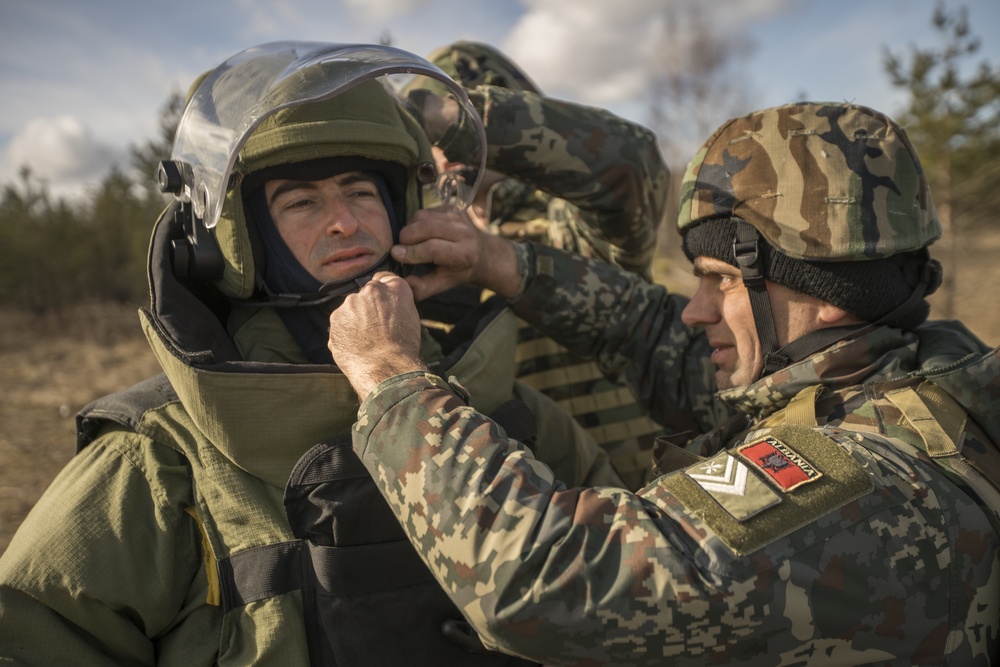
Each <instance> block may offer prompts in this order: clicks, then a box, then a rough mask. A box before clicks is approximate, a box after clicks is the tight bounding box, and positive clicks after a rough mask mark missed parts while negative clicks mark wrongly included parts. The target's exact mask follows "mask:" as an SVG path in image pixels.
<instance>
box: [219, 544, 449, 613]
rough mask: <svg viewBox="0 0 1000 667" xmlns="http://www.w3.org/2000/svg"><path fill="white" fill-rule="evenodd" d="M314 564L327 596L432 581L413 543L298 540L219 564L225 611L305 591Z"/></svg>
mask: <svg viewBox="0 0 1000 667" xmlns="http://www.w3.org/2000/svg"><path fill="white" fill-rule="evenodd" d="M306 558H308V559H309V561H311V563H307V562H305V560H304V559H306ZM309 565H311V567H312V571H313V573H314V574H315V580H314V581H312V582H311V585H314V586H316V588H317V589H318V590H319V592H321V593H323V594H325V595H364V594H366V593H375V592H379V591H386V590H393V589H396V588H403V587H405V586H411V585H413V584H420V583H424V582H429V581H433V577H432V576H431V573H430V570H428V569H427V567H426V566H425V565H424V563H423V561H421V560H420V557H419V556H417V553H416V552H415V551H414V550H413V547H411V546H410V544H409V542H390V543H387V544H365V545H357V546H352V547H347V548H338V547H323V546H318V545H315V544H311V543H309V542H308V541H306V540H295V541H292V542H281V543H279V544H269V545H267V546H263V547H255V548H252V549H246V550H244V551H240V552H238V553H235V554H233V555H232V556H229V557H228V558H223V559H221V560H219V562H218V571H219V587H220V589H221V593H222V610H223V611H224V612H228V611H230V610H232V609H235V608H236V607H240V606H242V605H245V604H247V603H249V602H255V601H257V600H264V599H266V598H269V597H273V596H275V595H282V594H284V593H289V592H291V591H294V590H298V589H301V588H303V586H305V585H306V583H305V579H304V574H303V573H304V572H306V571H307V570H305V569H304V568H305V567H307V566H309Z"/></svg>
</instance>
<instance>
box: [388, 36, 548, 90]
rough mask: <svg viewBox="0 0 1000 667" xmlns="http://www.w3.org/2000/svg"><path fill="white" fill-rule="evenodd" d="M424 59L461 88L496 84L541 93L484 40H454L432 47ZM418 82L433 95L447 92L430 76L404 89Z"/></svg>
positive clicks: (508, 60)
mask: <svg viewBox="0 0 1000 667" xmlns="http://www.w3.org/2000/svg"><path fill="white" fill-rule="evenodd" d="M427 59H428V60H429V61H431V62H432V63H434V64H435V65H437V66H438V67H440V68H441V70H442V71H444V72H445V73H446V74H447V75H448V76H450V77H451V78H452V79H454V80H455V81H456V82H458V83H459V84H461V85H462V87H463V88H475V87H476V86H499V87H501V88H509V89H510V90H523V91H527V92H529V93H539V94H540V93H541V91H539V89H538V86H536V85H535V82H534V81H532V80H531V79H530V78H528V75H527V74H525V73H524V72H523V71H522V70H521V68H519V67H518V66H517V65H515V64H514V61H512V60H511V59H510V58H508V57H507V56H506V55H504V54H503V53H501V52H500V51H499V50H497V49H495V48H493V47H492V46H489V45H487V44H482V43H480V42H467V41H457V42H453V43H451V44H448V45H447V46H441V47H438V48H436V49H434V50H433V51H431V52H430V53H429V54H428V55H427ZM418 85H419V86H420V87H422V88H424V89H426V90H429V91H430V92H432V93H435V94H437V95H442V94H446V93H447V90H446V89H445V86H443V85H441V84H440V83H439V82H437V81H433V80H431V79H421V80H420V81H419V82H415V84H414V85H413V86H411V87H409V88H408V89H407V91H406V92H410V91H411V90H413V89H414V88H416V87H417V86H418Z"/></svg>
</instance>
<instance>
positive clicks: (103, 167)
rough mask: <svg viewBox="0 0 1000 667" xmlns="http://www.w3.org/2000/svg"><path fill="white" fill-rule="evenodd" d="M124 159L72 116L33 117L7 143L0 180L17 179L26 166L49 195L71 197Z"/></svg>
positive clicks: (118, 152)
mask: <svg viewBox="0 0 1000 667" xmlns="http://www.w3.org/2000/svg"><path fill="white" fill-rule="evenodd" d="M126 160H127V158H126V156H125V154H124V151H122V150H116V149H115V148H114V147H112V146H110V145H108V144H105V143H102V142H101V141H99V140H98V139H97V138H95V136H94V134H93V133H92V132H91V131H90V130H89V129H88V128H86V127H85V126H83V125H82V124H81V123H80V122H79V121H78V120H77V119H76V118H74V117H72V116H58V117H55V118H35V119H33V120H31V121H29V122H28V123H27V124H26V125H25V126H24V129H22V130H21V131H20V132H19V133H18V134H16V135H15V136H14V137H13V138H12V139H11V141H10V143H9V144H8V145H7V151H6V154H5V155H4V159H3V163H2V165H3V168H2V171H0V182H4V183H9V182H12V181H14V180H19V172H20V170H21V168H22V167H24V166H28V167H29V168H30V169H31V174H32V176H33V178H35V179H37V180H39V181H41V182H43V183H46V184H47V185H48V186H49V188H50V191H51V193H52V194H53V195H55V196H57V197H68V198H74V197H77V196H79V195H82V194H83V193H84V192H85V191H86V190H87V188H88V187H90V186H92V185H94V184H96V183H97V182H98V181H99V180H100V179H101V178H102V177H103V176H104V175H105V174H106V173H107V171H108V169H109V168H110V167H111V166H112V165H115V164H118V165H119V166H122V165H123V164H124V163H125V162H126Z"/></svg>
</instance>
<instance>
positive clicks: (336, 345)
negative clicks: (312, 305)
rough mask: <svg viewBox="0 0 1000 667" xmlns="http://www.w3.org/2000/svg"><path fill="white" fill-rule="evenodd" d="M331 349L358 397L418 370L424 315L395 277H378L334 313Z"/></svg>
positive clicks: (421, 364)
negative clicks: (421, 326) (421, 316)
mask: <svg viewBox="0 0 1000 667" xmlns="http://www.w3.org/2000/svg"><path fill="white" fill-rule="evenodd" d="M327 347H328V348H329V349H330V353H331V354H332V355H333V360H334V363H336V364H337V366H338V367H339V368H340V370H341V372H343V374H344V375H345V376H346V377H347V379H348V381H349V382H350V383H351V386H352V387H354V391H356V392H357V394H358V399H359V400H361V401H364V399H365V397H367V396H368V394H369V393H371V390H372V389H374V388H375V387H376V385H378V384H379V383H380V382H383V381H385V380H388V379H389V378H391V377H393V376H395V375H400V374H402V373H407V372H409V371H415V370H425V369H426V366H425V365H424V363H423V362H422V361H421V360H420V316H419V315H418V314H417V307H416V304H415V303H414V301H413V293H412V292H411V291H410V288H409V286H408V285H407V284H406V282H405V281H404V280H403V279H402V278H400V277H399V276H397V275H396V274H394V273H389V272H387V271H381V272H379V273H376V274H375V275H374V276H373V277H372V279H371V280H370V281H368V282H367V283H366V284H365V285H364V286H363V287H362V288H361V289H360V290H359V291H358V292H357V293H355V294H350V295H348V296H347V298H345V299H344V303H343V304H341V306H340V307H339V308H337V309H336V310H334V311H333V313H331V314H330V339H329V341H328V342H327Z"/></svg>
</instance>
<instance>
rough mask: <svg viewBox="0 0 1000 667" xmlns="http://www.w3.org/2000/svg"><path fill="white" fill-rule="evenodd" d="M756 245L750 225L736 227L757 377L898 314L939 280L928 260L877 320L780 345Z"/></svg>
mask: <svg viewBox="0 0 1000 667" xmlns="http://www.w3.org/2000/svg"><path fill="white" fill-rule="evenodd" d="M759 248H760V233H759V232H758V231H757V230H756V229H754V228H753V227H751V226H750V225H740V226H738V227H737V230H736V238H735V240H734V241H733V253H734V255H735V256H736V263H737V265H738V266H739V268H740V275H741V277H742V279H743V284H744V285H745V286H746V288H747V294H748V295H749V296H750V310H751V312H752V313H753V319H754V326H755V328H756V329H757V338H758V339H759V340H760V349H761V354H763V355H764V368H763V369H762V370H761V373H760V377H758V378H757V379H758V380H759V379H761V378H764V377H767V376H768V375H771V374H772V373H774V372H776V371H780V370H781V369H783V368H786V367H787V366H789V365H791V364H794V363H797V362H799V361H802V360H803V359H805V358H807V357H809V356H812V355H813V354H815V353H817V352H819V351H820V350H823V349H826V348H827V347H829V346H831V345H833V344H834V343H837V342H839V341H842V340H845V339H848V338H852V337H855V336H858V335H860V334H862V333H866V332H868V331H871V330H873V329H875V328H877V327H879V326H882V325H883V324H885V323H887V322H890V321H893V320H895V319H897V318H899V317H901V316H902V315H904V314H905V313H908V312H909V311H910V310H912V309H913V308H916V307H917V306H918V305H919V304H920V301H921V299H923V297H924V295H925V294H926V293H927V292H928V289H929V287H930V285H931V284H936V283H935V281H937V282H940V279H939V278H938V277H937V276H936V275H935V272H937V273H938V274H939V273H940V267H939V265H937V264H936V263H935V262H930V263H928V265H927V266H926V267H925V269H924V274H923V276H921V278H920V280H919V282H918V283H917V285H916V287H914V289H913V292H912V293H911V294H910V296H909V297H908V298H907V299H906V301H904V302H903V303H901V304H900V305H899V306H897V307H896V308H893V309H892V310H891V311H889V312H888V313H886V314H885V315H883V316H882V317H880V318H879V319H878V320H876V321H874V322H861V323H859V324H847V325H843V326H836V327H825V328H822V329H816V330H814V331H810V332H808V333H806V334H803V335H802V336H799V337H798V338H796V339H795V340H793V341H790V342H789V343H788V344H786V345H784V346H783V347H779V345H778V335H777V332H776V330H775V326H774V316H773V313H772V310H771V300H770V298H769V297H768V294H767V281H766V279H765V278H764V271H763V267H762V266H761V253H760V252H759Z"/></svg>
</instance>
